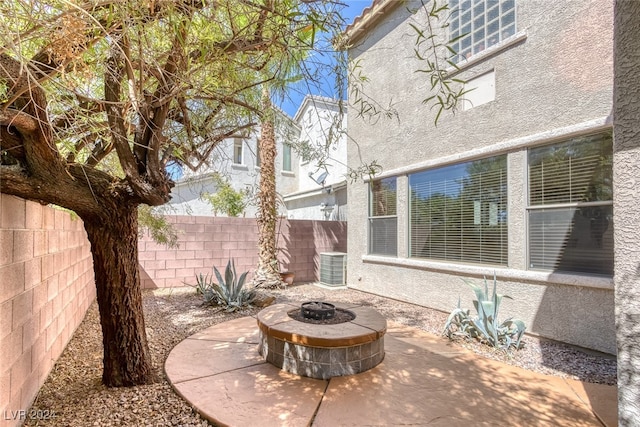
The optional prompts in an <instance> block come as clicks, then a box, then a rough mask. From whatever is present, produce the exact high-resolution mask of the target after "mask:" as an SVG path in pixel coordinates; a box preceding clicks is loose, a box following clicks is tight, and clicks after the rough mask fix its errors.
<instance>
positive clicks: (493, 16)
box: [449, 0, 516, 62]
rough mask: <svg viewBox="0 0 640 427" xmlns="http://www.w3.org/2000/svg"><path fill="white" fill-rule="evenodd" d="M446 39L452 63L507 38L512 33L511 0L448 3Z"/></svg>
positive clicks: (455, 0)
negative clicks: (449, 13) (448, 37)
mask: <svg viewBox="0 0 640 427" xmlns="http://www.w3.org/2000/svg"><path fill="white" fill-rule="evenodd" d="M449 8H450V9H451V12H452V13H451V18H450V26H449V27H450V31H451V33H450V36H451V40H456V41H455V42H454V43H453V44H452V46H451V47H452V48H453V50H454V51H455V52H457V53H458V55H457V56H456V58H455V60H454V61H455V62H459V61H462V60H463V59H467V58H469V57H470V56H472V55H475V54H476V53H480V52H482V51H483V50H485V49H487V48H489V47H491V46H493V45H494V44H497V43H498V42H500V41H502V40H504V39H506V38H508V37H511V36H512V35H514V34H515V33H516V2H515V0H449Z"/></svg>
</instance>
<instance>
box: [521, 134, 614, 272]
mask: <svg viewBox="0 0 640 427" xmlns="http://www.w3.org/2000/svg"><path fill="white" fill-rule="evenodd" d="M612 155H613V148H612V138H611V134H609V133H607V134H600V135H595V136H588V137H580V138H575V139H572V140H569V141H565V142H562V143H559V144H554V145H549V146H544V147H539V148H534V149H530V150H529V208H528V216H529V265H530V268H532V269H538V270H553V271H566V272H579V273H593V274H603V275H612V274H613V184H612V182H613V172H612Z"/></svg>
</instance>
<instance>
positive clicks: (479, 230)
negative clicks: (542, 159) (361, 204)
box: [409, 155, 507, 265]
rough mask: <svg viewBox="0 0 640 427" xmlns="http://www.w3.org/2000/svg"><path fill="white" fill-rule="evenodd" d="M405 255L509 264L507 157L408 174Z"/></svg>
mask: <svg viewBox="0 0 640 427" xmlns="http://www.w3.org/2000/svg"><path fill="white" fill-rule="evenodd" d="M409 190H410V201H409V203H410V210H409V224H410V228H409V234H410V247H409V256H411V257H414V258H428V259H436V260H447V261H462V262H470V263H483V264H495V265H506V264H507V156H506V155H500V156H496V157H491V158H487V159H482V160H475V161H472V162H467V163H461V164H456V165H452V166H446V167H442V168H438V169H431V170H427V171H423V172H418V173H414V174H412V175H410V176H409Z"/></svg>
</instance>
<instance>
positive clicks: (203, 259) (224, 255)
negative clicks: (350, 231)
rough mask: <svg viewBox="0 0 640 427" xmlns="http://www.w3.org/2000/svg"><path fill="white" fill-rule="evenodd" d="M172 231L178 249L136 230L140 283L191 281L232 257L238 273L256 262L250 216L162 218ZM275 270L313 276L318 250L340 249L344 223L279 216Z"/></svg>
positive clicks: (254, 225)
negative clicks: (169, 223)
mask: <svg viewBox="0 0 640 427" xmlns="http://www.w3.org/2000/svg"><path fill="white" fill-rule="evenodd" d="M167 218H168V220H169V221H170V222H171V224H172V225H173V226H174V227H175V229H176V230H177V231H178V244H179V247H178V248H173V249H172V248H167V247H166V246H164V245H159V244H157V243H155V242H154V241H152V240H151V238H150V237H149V236H145V235H142V236H141V237H140V241H139V251H140V253H139V258H140V272H141V276H142V286H143V287H144V288H163V287H175V286H184V284H185V283H188V284H191V285H195V277H196V275H197V274H200V273H203V274H212V269H213V267H214V266H215V267H217V268H218V270H220V271H221V272H223V269H224V267H225V266H226V264H227V262H228V260H230V259H232V258H233V259H234V260H235V264H236V271H237V272H238V274H240V273H241V272H244V271H249V273H250V274H249V278H251V275H252V272H253V271H254V270H255V268H256V266H257V265H258V227H257V223H256V220H255V218H226V217H194V216H170V217H167ZM276 231H277V244H278V259H279V261H280V269H281V271H292V272H294V273H295V282H296V283H304V282H313V281H316V280H318V272H319V262H320V261H319V260H320V253H322V252H346V249H347V224H346V222H338V221H305V220H288V219H282V220H280V222H279V223H278V225H277V227H276Z"/></svg>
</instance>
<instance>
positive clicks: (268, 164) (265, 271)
mask: <svg viewBox="0 0 640 427" xmlns="http://www.w3.org/2000/svg"><path fill="white" fill-rule="evenodd" d="M262 107H263V110H262V111H263V116H262V123H261V131H260V140H259V141H258V144H260V150H259V151H260V156H261V159H260V192H259V211H258V215H257V217H258V218H257V220H258V251H259V262H258V269H257V271H256V273H255V276H254V280H253V281H254V284H255V285H256V286H260V287H266V288H270V287H276V286H280V285H281V284H282V280H281V279H280V269H279V267H278V249H277V243H276V222H277V220H278V209H277V204H276V173H275V159H276V152H277V150H276V137H275V123H274V116H273V113H274V112H273V108H272V105H271V99H270V94H269V90H268V89H263V92H262Z"/></svg>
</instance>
